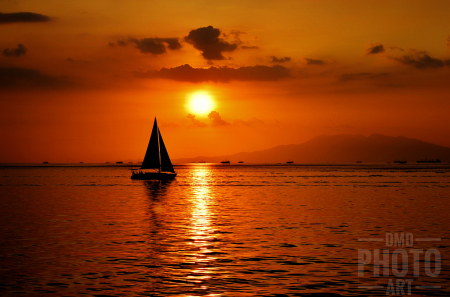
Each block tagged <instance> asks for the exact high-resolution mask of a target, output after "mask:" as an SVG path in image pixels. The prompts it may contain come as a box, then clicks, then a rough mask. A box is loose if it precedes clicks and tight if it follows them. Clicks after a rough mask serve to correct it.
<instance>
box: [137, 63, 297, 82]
mask: <svg viewBox="0 0 450 297" xmlns="http://www.w3.org/2000/svg"><path fill="white" fill-rule="evenodd" d="M135 74H136V76H138V77H141V78H151V79H156V78H162V79H170V80H176V81H186V82H192V83H200V82H205V81H213V82H230V81H233V80H234V81H277V80H281V79H285V78H290V77H292V76H291V73H290V71H289V69H287V68H285V67H283V66H280V65H274V66H271V67H269V66H261V65H257V66H247V67H240V68H229V67H218V68H216V67H210V68H206V69H204V68H192V67H191V66H190V65H188V64H185V65H182V66H178V67H174V68H162V69H161V70H156V71H148V72H145V73H142V72H136V73H135Z"/></svg>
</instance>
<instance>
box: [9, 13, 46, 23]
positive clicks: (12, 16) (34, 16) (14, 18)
mask: <svg viewBox="0 0 450 297" xmlns="http://www.w3.org/2000/svg"><path fill="white" fill-rule="evenodd" d="M48 21H50V17H48V16H46V15H43V14H39V13H34V12H13V13H1V12H0V24H10V23H36V22H48Z"/></svg>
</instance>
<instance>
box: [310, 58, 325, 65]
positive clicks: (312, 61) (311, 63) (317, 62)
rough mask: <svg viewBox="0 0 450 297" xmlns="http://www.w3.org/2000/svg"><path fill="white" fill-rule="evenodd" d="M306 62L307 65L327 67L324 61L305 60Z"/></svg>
mask: <svg viewBox="0 0 450 297" xmlns="http://www.w3.org/2000/svg"><path fill="white" fill-rule="evenodd" d="M305 61H306V64H307V65H325V62H324V61H323V60H316V59H309V58H305Z"/></svg>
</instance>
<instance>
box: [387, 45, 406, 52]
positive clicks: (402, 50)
mask: <svg viewBox="0 0 450 297" xmlns="http://www.w3.org/2000/svg"><path fill="white" fill-rule="evenodd" d="M390 49H391V50H399V51H401V52H404V51H405V50H404V49H402V48H401V47H398V46H391V47H390Z"/></svg>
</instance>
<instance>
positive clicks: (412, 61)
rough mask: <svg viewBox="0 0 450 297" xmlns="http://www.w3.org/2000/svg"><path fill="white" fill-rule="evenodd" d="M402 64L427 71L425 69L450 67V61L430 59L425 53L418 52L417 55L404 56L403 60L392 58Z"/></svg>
mask: <svg viewBox="0 0 450 297" xmlns="http://www.w3.org/2000/svg"><path fill="white" fill-rule="evenodd" d="M392 59H394V60H396V61H398V62H400V63H401V64H404V65H411V66H413V67H415V68H419V69H425V68H435V69H436V68H440V67H444V66H445V65H446V66H450V60H441V59H436V58H432V57H430V56H429V55H428V54H427V53H425V52H417V53H416V54H415V55H404V56H403V57H401V58H392Z"/></svg>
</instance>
